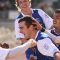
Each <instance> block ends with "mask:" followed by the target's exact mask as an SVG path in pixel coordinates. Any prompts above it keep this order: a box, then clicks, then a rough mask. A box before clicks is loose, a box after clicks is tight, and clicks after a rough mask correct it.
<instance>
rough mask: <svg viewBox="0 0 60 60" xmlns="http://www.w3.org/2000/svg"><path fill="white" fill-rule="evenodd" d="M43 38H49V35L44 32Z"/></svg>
mask: <svg viewBox="0 0 60 60" xmlns="http://www.w3.org/2000/svg"><path fill="white" fill-rule="evenodd" d="M41 36H42V37H44V38H47V37H49V35H48V34H46V33H44V32H41Z"/></svg>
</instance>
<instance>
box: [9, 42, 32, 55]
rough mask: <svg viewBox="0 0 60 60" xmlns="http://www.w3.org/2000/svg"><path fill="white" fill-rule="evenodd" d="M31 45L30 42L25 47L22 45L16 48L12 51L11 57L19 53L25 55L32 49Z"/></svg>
mask: <svg viewBox="0 0 60 60" xmlns="http://www.w3.org/2000/svg"><path fill="white" fill-rule="evenodd" d="M30 45H31V41H28V42H26V43H25V44H23V45H20V46H18V47H16V48H13V49H11V51H10V54H9V55H16V54H17V53H19V54H23V53H25V51H26V50H27V49H28V48H29V47H30Z"/></svg>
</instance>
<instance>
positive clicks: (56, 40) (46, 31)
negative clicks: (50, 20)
mask: <svg viewBox="0 0 60 60" xmlns="http://www.w3.org/2000/svg"><path fill="white" fill-rule="evenodd" d="M42 32H45V33H46V34H48V35H49V36H50V37H51V39H52V40H53V41H54V42H55V43H60V40H59V39H58V38H57V37H56V36H55V35H53V34H52V33H51V32H50V30H47V29H45V30H44V29H42Z"/></svg>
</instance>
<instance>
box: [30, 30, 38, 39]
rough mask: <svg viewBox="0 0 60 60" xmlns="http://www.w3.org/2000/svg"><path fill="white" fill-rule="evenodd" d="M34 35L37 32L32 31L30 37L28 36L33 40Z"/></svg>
mask: <svg viewBox="0 0 60 60" xmlns="http://www.w3.org/2000/svg"><path fill="white" fill-rule="evenodd" d="M36 33H37V31H34V32H33V31H32V32H31V35H30V36H31V38H33V39H35V36H36Z"/></svg>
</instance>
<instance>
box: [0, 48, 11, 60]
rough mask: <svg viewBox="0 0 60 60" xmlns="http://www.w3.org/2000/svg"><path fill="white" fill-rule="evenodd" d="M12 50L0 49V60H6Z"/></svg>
mask: <svg viewBox="0 0 60 60" xmlns="http://www.w3.org/2000/svg"><path fill="white" fill-rule="evenodd" d="M9 51H10V49H4V48H1V47H0V60H6V57H7V55H8V54H9Z"/></svg>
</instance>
